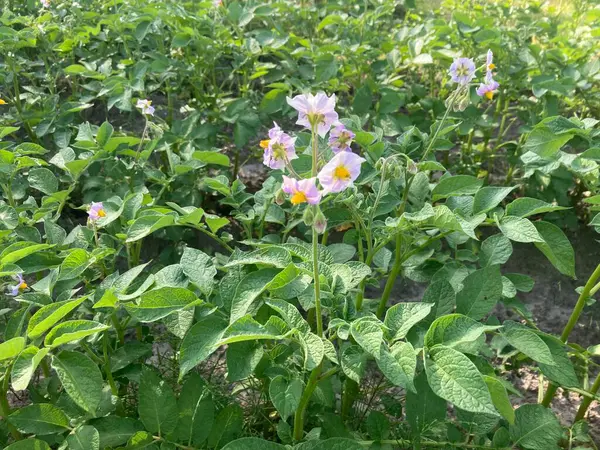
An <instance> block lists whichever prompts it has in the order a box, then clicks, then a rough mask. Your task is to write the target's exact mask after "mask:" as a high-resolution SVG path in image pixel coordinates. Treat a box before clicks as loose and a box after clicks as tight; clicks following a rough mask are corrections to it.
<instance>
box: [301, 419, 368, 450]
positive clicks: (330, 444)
mask: <svg viewBox="0 0 600 450" xmlns="http://www.w3.org/2000/svg"><path fill="white" fill-rule="evenodd" d="M333 417H335V416H333ZM335 431H336V432H339V431H338V430H335ZM344 431H345V429H344ZM346 433H347V432H346ZM364 449H365V447H363V446H362V445H361V444H360V443H359V442H358V441H355V440H354V439H346V438H340V437H335V438H330V439H325V440H324V441H317V440H310V441H308V442H304V443H303V444H299V445H297V446H296V447H294V450H364Z"/></svg>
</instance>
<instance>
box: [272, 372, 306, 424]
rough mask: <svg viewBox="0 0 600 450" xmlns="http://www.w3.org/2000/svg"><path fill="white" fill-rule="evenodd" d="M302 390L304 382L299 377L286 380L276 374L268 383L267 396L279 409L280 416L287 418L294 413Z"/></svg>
mask: <svg viewBox="0 0 600 450" xmlns="http://www.w3.org/2000/svg"><path fill="white" fill-rule="evenodd" d="M303 390H304V383H303V382H302V380H300V379H299V378H294V379H293V380H287V379H285V378H284V377H283V376H281V375H278V376H276V377H275V378H273V380H271V383H270V384H269V398H270V399H271V401H272V402H273V406H275V408H276V409H277V411H279V414H280V415H281V418H282V419H283V420H287V418H288V417H289V416H291V415H292V414H294V412H295V411H296V409H297V408H298V405H299V404H300V397H302V391H303Z"/></svg>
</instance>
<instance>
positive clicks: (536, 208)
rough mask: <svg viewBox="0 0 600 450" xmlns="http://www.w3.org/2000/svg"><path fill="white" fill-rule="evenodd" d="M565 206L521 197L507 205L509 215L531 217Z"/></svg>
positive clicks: (559, 209)
mask: <svg viewBox="0 0 600 450" xmlns="http://www.w3.org/2000/svg"><path fill="white" fill-rule="evenodd" d="M564 209H569V208H565V207H564V206H554V205H552V204H550V203H546V202H544V201H542V200H538V199H537V198H530V197H521V198H518V199H516V200H514V201H512V202H511V203H509V204H508V205H506V215H507V216H517V217H529V216H535V215H536V214H543V213H546V212H551V211H561V210H564Z"/></svg>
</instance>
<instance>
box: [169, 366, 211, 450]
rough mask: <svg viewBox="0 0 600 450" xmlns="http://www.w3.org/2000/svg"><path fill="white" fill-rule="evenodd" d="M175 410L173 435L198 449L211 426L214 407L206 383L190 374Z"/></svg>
mask: <svg viewBox="0 0 600 450" xmlns="http://www.w3.org/2000/svg"><path fill="white" fill-rule="evenodd" d="M177 408H178V410H179V420H178V422H177V429H176V430H175V435H176V436H177V438H178V440H180V441H182V442H185V443H186V445H188V446H195V447H200V446H201V445H202V443H204V441H206V439H207V438H208V435H209V433H210V430H211V428H212V426H213V423H214V420H215V407H214V404H213V401H212V398H211V394H210V391H209V390H208V389H207V386H206V383H205V382H204V381H203V380H202V378H201V377H200V375H198V374H197V373H192V374H191V375H190V376H189V377H188V378H187V380H186V381H185V383H184V384H183V386H182V388H181V393H180V394H179V400H178V401H177Z"/></svg>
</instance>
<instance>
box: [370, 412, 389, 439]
mask: <svg viewBox="0 0 600 450" xmlns="http://www.w3.org/2000/svg"><path fill="white" fill-rule="evenodd" d="M367 432H368V433H369V436H370V437H371V438H372V439H375V440H378V441H380V440H382V439H387V438H388V437H389V434H390V421H389V419H388V418H387V416H386V415H385V414H384V413H382V412H381V411H371V412H370V413H369V417H367Z"/></svg>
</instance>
